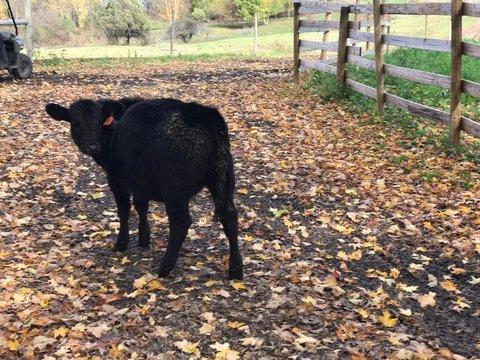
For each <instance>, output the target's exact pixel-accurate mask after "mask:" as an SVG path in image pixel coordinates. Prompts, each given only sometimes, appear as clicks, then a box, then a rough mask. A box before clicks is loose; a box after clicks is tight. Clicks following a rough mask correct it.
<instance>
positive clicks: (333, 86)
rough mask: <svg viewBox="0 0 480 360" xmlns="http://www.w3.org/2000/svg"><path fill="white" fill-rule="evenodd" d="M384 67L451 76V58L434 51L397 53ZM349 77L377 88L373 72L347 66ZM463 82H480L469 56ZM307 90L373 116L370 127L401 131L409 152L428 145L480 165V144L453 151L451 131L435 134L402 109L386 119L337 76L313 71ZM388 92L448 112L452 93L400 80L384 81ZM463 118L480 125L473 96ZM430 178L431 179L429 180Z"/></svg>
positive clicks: (478, 63) (478, 65)
mask: <svg viewBox="0 0 480 360" xmlns="http://www.w3.org/2000/svg"><path fill="white" fill-rule="evenodd" d="M384 60H385V63H387V64H393V65H398V66H402V67H407V68H412V69H417V70H424V71H429V72H434V73H439V74H444V75H449V73H450V55H449V54H444V53H438V52H433V51H424V50H416V49H397V50H395V51H392V52H391V53H388V54H386V55H385V58H384ZM348 73H349V77H350V78H352V79H353V80H356V81H358V82H361V83H363V84H366V85H369V86H372V87H375V74H374V72H373V71H369V70H366V69H361V68H358V67H356V66H354V65H350V64H349V65H348ZM463 74H464V78H465V79H468V80H472V81H475V82H480V60H478V59H473V58H470V57H467V56H464V58H463ZM307 86H309V87H310V88H312V89H314V90H315V91H316V92H317V93H318V94H319V95H320V96H321V97H322V98H325V99H327V100H333V101H336V102H339V103H342V104H343V105H344V106H346V107H347V108H349V109H350V110H351V111H353V112H355V113H360V114H365V113H367V114H373V116H371V117H370V118H369V119H368V120H367V123H371V122H381V123H383V124H385V125H386V126H393V127H397V128H401V129H402V130H403V132H404V133H405V134H406V136H407V139H408V140H409V141H408V142H407V143H405V144H403V143H402V144H400V143H399V144H398V145H400V146H404V147H405V148H409V147H411V146H417V145H418V142H419V141H422V142H424V143H425V144H430V145H437V146H440V147H442V148H444V149H445V150H447V151H448V152H451V153H458V154H461V155H462V156H463V157H464V158H465V159H467V160H473V161H475V162H477V163H479V164H480V159H479V157H478V155H479V154H480V142H478V141H473V142H471V144H470V146H469V149H465V148H458V149H454V148H451V147H450V146H448V129H447V128H446V127H445V128H443V132H442V134H440V135H439V134H438V133H436V132H435V131H434V130H433V129H434V128H433V127H432V126H430V125H431V124H432V122H431V121H430V120H426V119H421V118H419V117H415V116H412V115H410V114H408V113H407V112H405V111H402V110H399V109H393V108H390V107H387V108H386V111H385V113H384V115H383V116H379V115H378V114H377V112H376V103H375V101H374V100H373V99H370V98H367V97H365V96H363V95H361V94H359V93H357V92H354V91H352V90H350V89H349V88H342V89H339V88H338V86H337V83H336V79H335V77H334V76H332V75H330V74H326V73H323V72H319V71H314V72H313V73H312V77H311V79H310V81H309V82H308V83H307ZM385 87H386V91H387V92H389V93H391V94H394V95H397V96H400V97H402V98H405V99H408V100H412V101H415V102H418V103H421V104H424V105H427V106H430V107H434V108H437V109H441V110H444V111H447V112H448V111H449V104H450V92H449V91H448V90H446V89H440V88H437V87H433V86H428V85H423V84H418V83H415V82H412V81H407V80H402V79H398V78H396V77H392V76H386V77H385ZM462 110H463V114H464V115H466V116H468V117H470V118H473V119H475V120H477V121H480V101H479V99H476V98H474V97H472V96H468V95H463V96H462ZM397 161H398V162H401V161H402V159H391V162H397ZM427 178H428V176H427Z"/></svg>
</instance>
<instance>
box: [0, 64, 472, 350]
mask: <svg viewBox="0 0 480 360" xmlns="http://www.w3.org/2000/svg"><path fill="white" fill-rule="evenodd" d="M289 67H290V63H289V61H284V62H283V61H268V62H267V61H249V62H247V61H243V62H242V61H222V62H208V63H202V62H195V63H175V62H172V63H167V64H163V65H156V66H153V65H149V66H147V65H144V66H135V67H134V66H128V65H119V66H116V67H114V66H112V67H104V68H99V69H95V68H93V69H92V68H91V67H89V66H88V65H82V66H81V67H79V68H78V69H75V70H72V71H69V72H66V73H55V72H52V71H46V70H43V71H42V70H40V71H37V73H36V75H35V76H34V77H33V78H32V79H31V80H29V81H27V82H23V83H19V82H14V81H12V80H11V79H9V78H6V77H3V78H0V86H1V87H0V138H1V148H0V149H1V150H0V201H1V209H0V211H1V217H0V237H1V240H0V241H1V242H0V266H1V275H0V358H5V359H17V358H18V359H20V358H27V359H33V358H35V359H57V358H58V359H64V358H81V359H107V358H111V359H181V358H200V357H203V358H216V359H288V358H292V359H386V358H388V359H439V358H445V359H463V358H471V359H473V358H479V356H480V355H479V354H480V319H479V315H480V296H479V295H480V230H479V229H480V199H479V195H478V194H479V190H480V175H479V173H478V169H477V168H476V167H475V165H474V164H473V163H469V162H466V161H463V162H462V161H459V159H458V158H454V157H446V156H445V155H444V154H443V153H442V152H441V151H439V150H438V149H435V148H433V147H432V146H429V145H426V144H424V143H422V142H421V141H420V142H419V144H418V145H416V146H415V147H414V146H410V145H409V142H408V141H407V140H406V139H405V138H403V137H402V134H401V133H400V132H397V131H395V130H392V129H388V130H387V129H385V128H382V127H381V126H380V125H376V124H372V123H371V122H368V121H366V120H367V118H368V114H366V115H365V116H360V117H358V118H356V117H354V116H353V115H351V114H349V113H346V112H344V111H342V109H340V108H339V107H338V106H337V105H335V104H329V103H321V102H320V101H319V100H318V99H317V98H315V97H313V96H312V95H310V94H308V93H304V92H302V91H301V90H300V91H299V90H295V89H294V88H293V87H292V85H291V83H290V78H291V76H290V73H289ZM132 95H141V96H144V97H175V98H180V99H182V100H188V101H190V100H192V101H199V102H203V103H207V104H211V105H215V106H217V107H218V108H220V110H221V112H222V113H223V114H224V116H225V118H226V119H227V121H228V124H229V128H230V130H231V139H232V147H233V153H234V156H235V159H236V173H237V178H238V189H237V190H238V193H237V197H236V202H237V205H238V208H239V212H240V216H241V218H240V225H241V243H242V251H243V254H244V259H245V275H246V276H245V280H244V281H243V282H233V283H230V282H229V281H227V280H225V274H226V256H227V254H228V248H227V242H226V240H225V237H224V236H223V233H222V231H221V228H220V226H219V224H217V223H215V222H213V221H212V217H213V216H212V211H213V206H212V203H211V201H210V199H209V198H208V196H207V194H206V193H205V192H202V193H201V194H199V196H197V198H196V199H194V201H192V204H191V212H192V217H193V219H194V224H193V226H192V228H191V230H190V232H189V236H188V240H187V241H186V242H185V244H184V248H183V251H182V256H181V258H180V260H179V263H178V264H177V267H176V269H175V271H174V273H173V274H172V276H170V277H169V278H167V279H157V278H156V277H155V276H154V274H155V273H156V269H157V266H158V264H159V260H160V258H161V256H162V254H163V250H164V248H165V239H166V237H167V230H168V229H167V227H168V226H167V219H166V217H165V213H164V209H163V206H162V205H156V206H154V207H153V209H152V211H151V215H150V218H151V222H152V225H153V235H154V236H153V239H154V246H153V248H152V249H151V250H148V251H141V250H140V249H139V248H138V247H137V245H136V240H135V237H136V233H135V231H132V232H133V233H132V242H131V246H130V248H129V250H128V252H127V253H125V254H121V253H115V252H113V251H112V247H113V243H114V236H115V232H116V229H117V228H118V223H117V217H116V214H115V206H114V204H113V200H112V196H111V194H110V192H109V190H108V188H107V185H106V181H105V177H104V175H103V174H102V172H101V171H100V169H99V168H98V167H96V166H95V165H94V164H93V162H92V161H91V160H90V159H89V158H87V157H85V156H83V155H80V154H79V153H78V151H77V150H76V148H75V146H74V145H73V144H72V142H71V140H70V138H69V132H68V127H67V125H66V124H63V123H57V122H54V121H51V120H49V119H48V118H47V116H46V115H45V113H44V112H43V107H44V105H45V103H46V102H49V101H56V102H60V103H62V104H69V103H70V102H72V101H74V100H76V99H78V98H80V97H94V98H97V97H112V98H117V97H122V96H132ZM135 224H136V219H135V216H132V229H133V230H135V229H136V226H135ZM152 274H153V275H152Z"/></svg>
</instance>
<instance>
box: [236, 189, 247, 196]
mask: <svg viewBox="0 0 480 360" xmlns="http://www.w3.org/2000/svg"><path fill="white" fill-rule="evenodd" d="M238 193H239V194H243V195H247V194H248V190H247V189H245V188H241V189H238Z"/></svg>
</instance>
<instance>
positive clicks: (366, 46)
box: [365, 14, 372, 50]
mask: <svg viewBox="0 0 480 360" xmlns="http://www.w3.org/2000/svg"><path fill="white" fill-rule="evenodd" d="M370 20H371V16H370V14H367V22H369V21H370ZM371 29H372V27H371V26H367V32H370V31H371ZM369 49H370V43H369V42H368V41H367V44H366V45H365V50H369Z"/></svg>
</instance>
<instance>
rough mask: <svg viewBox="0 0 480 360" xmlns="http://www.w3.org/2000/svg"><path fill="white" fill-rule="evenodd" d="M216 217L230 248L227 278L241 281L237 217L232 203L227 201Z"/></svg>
mask: <svg viewBox="0 0 480 360" xmlns="http://www.w3.org/2000/svg"><path fill="white" fill-rule="evenodd" d="M218 215H219V218H220V222H221V223H222V226H223V231H224V232H225V235H226V236H227V238H228V243H229V246H230V258H229V269H228V278H229V279H230V280H234V279H235V280H241V279H243V261H242V255H241V254H240V249H239V248H238V215H237V209H236V208H235V205H234V204H233V201H229V200H227V204H226V205H225V206H224V207H223V209H219V210H218Z"/></svg>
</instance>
